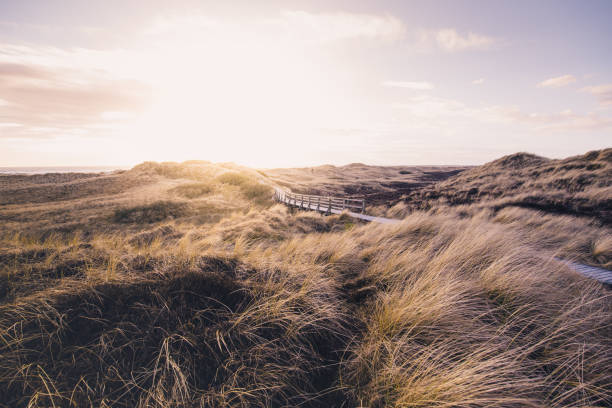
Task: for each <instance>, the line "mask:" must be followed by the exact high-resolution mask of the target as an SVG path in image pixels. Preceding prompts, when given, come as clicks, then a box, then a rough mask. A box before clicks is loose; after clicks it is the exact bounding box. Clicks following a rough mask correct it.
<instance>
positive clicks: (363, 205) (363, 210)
mask: <svg viewBox="0 0 612 408" xmlns="http://www.w3.org/2000/svg"><path fill="white" fill-rule="evenodd" d="M361 213H362V214H365V198H364V199H363V200H361Z"/></svg>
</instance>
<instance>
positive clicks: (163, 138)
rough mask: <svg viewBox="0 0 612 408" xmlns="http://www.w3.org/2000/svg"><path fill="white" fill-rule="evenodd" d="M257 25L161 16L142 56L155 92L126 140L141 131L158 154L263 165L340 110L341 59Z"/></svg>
mask: <svg viewBox="0 0 612 408" xmlns="http://www.w3.org/2000/svg"><path fill="white" fill-rule="evenodd" d="M257 28H260V27H250V29H249V30H246V31H245V29H244V27H242V28H240V29H238V28H237V27H231V26H230V27H226V26H212V28H211V26H210V25H207V24H203V23H202V22H198V23H197V24H196V23H194V22H191V23H185V22H182V23H180V24H178V23H176V22H175V23H174V24H164V25H163V26H162V29H161V32H159V33H158V32H156V33H155V37H156V39H157V40H156V42H155V43H154V44H153V45H151V46H149V47H147V48H146V52H144V53H143V54H141V56H140V57H139V59H138V64H139V65H140V66H141V67H142V68H141V69H142V71H143V72H144V73H145V74H144V79H145V80H146V81H147V82H149V83H150V84H151V87H152V98H151V103H150V105H149V106H148V108H147V109H146V111H144V112H142V113H141V114H139V115H137V116H136V117H134V118H133V119H132V120H131V121H130V123H129V124H128V126H126V127H124V128H123V130H122V134H123V135H125V137H126V140H127V138H128V136H129V135H134V134H140V135H146V138H147V140H148V142H147V144H146V145H145V146H140V147H139V149H141V150H142V149H144V150H145V151H146V152H147V156H148V157H151V158H154V159H158V160H161V159H168V158H172V159H173V160H186V159H190V158H195V157H206V158H210V159H212V160H215V161H225V160H227V161H236V162H240V163H245V164H253V165H263V163H266V162H278V155H282V154H288V153H289V151H290V150H294V149H295V146H299V145H300V141H301V140H304V139H306V138H308V139H309V140H311V141H313V142H316V141H317V138H320V136H318V133H319V132H317V130H318V129H320V128H322V127H323V128H324V127H326V126H334V125H335V124H336V123H338V120H339V119H342V118H343V117H344V118H346V116H347V114H349V113H348V112H347V111H346V109H344V112H343V108H341V107H342V106H345V107H346V103H344V102H343V101H342V100H343V96H342V94H341V92H339V90H340V86H339V85H338V82H334V78H335V77H337V75H338V72H337V71H338V68H337V67H334V66H333V65H330V64H329V62H326V63H324V62H323V59H322V58H319V57H320V55H317V53H316V52H315V50H313V49H312V48H310V47H309V45H308V43H307V42H306V41H303V40H302V39H300V38H295V37H292V38H279V37H277V36H275V35H273V34H274V33H271V32H267V31H266V28H267V27H263V28H260V29H259V30H258V29H257ZM268 31H269V30H268ZM186 146H187V147H186ZM289 147H290V148H291V149H289ZM134 148H136V146H134Z"/></svg>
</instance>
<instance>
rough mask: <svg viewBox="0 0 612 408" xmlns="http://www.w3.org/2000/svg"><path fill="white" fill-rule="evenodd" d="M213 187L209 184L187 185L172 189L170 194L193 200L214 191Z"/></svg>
mask: <svg viewBox="0 0 612 408" xmlns="http://www.w3.org/2000/svg"><path fill="white" fill-rule="evenodd" d="M214 189H215V188H214V186H213V185H212V184H210V183H188V184H182V185H180V186H177V187H174V188H173V189H171V190H170V193H174V194H176V195H179V196H181V197H185V198H189V199H194V198H199V197H202V196H204V195H206V194H210V193H212V192H213V191H214Z"/></svg>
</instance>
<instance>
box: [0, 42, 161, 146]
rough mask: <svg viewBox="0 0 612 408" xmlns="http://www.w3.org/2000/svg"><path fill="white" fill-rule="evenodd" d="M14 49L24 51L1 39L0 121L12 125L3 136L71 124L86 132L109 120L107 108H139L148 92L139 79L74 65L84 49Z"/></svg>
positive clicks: (49, 131) (39, 133) (47, 133)
mask: <svg viewBox="0 0 612 408" xmlns="http://www.w3.org/2000/svg"><path fill="white" fill-rule="evenodd" d="M18 49H20V50H21V51H23V52H22V53H19V54H15V53H14V51H15V49H14V47H10V46H2V45H1V44H0V95H2V100H0V123H3V124H7V123H9V124H13V125H12V126H10V129H6V128H5V129H4V130H3V131H2V133H1V134H0V136H1V137H3V138H6V137H9V138H10V137H54V136H58V135H62V134H66V133H69V132H71V131H72V130H74V129H79V132H80V133H81V134H87V133H88V130H92V129H95V128H96V127H97V126H99V125H100V124H103V122H104V121H105V120H107V119H105V117H104V113H105V112H134V111H139V110H140V109H142V108H143V107H144V106H145V105H146V104H147V102H148V99H149V97H150V88H149V87H148V86H146V85H145V84H144V83H142V82H140V81H138V80H133V79H121V78H117V77H113V76H112V75H110V74H109V73H108V72H106V71H104V70H102V69H95V68H92V69H84V68H81V69H74V66H73V63H72V62H73V61H74V60H75V59H79V58H81V59H83V57H85V56H86V55H87V52H86V51H84V50H82V51H83V52H81V51H80V50H72V51H62V52H61V53H58V52H57V50H54V49H49V48H46V47H41V48H35V47H24V46H20V47H18ZM15 55H18V56H19V58H18V61H15V58H14V57H15ZM92 65H95V64H93V63H92Z"/></svg>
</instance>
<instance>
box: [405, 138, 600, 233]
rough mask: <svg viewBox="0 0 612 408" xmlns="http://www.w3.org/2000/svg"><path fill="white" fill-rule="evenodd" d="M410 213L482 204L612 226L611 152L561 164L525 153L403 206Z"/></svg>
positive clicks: (414, 195) (414, 196)
mask: <svg viewBox="0 0 612 408" xmlns="http://www.w3.org/2000/svg"><path fill="white" fill-rule="evenodd" d="M400 202H401V203H403V205H404V206H405V209H406V211H404V214H406V213H408V212H409V211H413V210H429V209H432V208H436V207H442V206H459V205H472V204H478V205H479V207H487V208H492V209H494V210H496V211H498V210H500V209H503V208H506V207H521V208H529V209H534V210H539V211H543V212H545V213H555V214H566V215H573V216H585V217H593V218H596V219H597V220H598V221H599V222H601V223H602V224H605V225H610V224H611V223H612V149H604V150H600V151H593V152H589V153H586V154H584V155H581V156H575V157H570V158H567V159H563V160H550V159H546V158H543V157H538V156H535V155H531V154H527V153H517V154H514V155H510V156H505V157H502V158H500V159H498V160H495V161H492V162H490V163H487V164H485V165H483V166H479V167H475V168H472V169H468V170H466V171H464V172H461V173H460V174H457V175H455V176H453V177H450V178H448V179H447V180H444V181H442V182H439V183H436V184H434V185H430V186H426V187H424V188H422V189H419V190H416V191H413V192H410V193H408V194H406V195H405V197H403V198H402V199H401V200H397V201H395V204H397V203H400Z"/></svg>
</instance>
